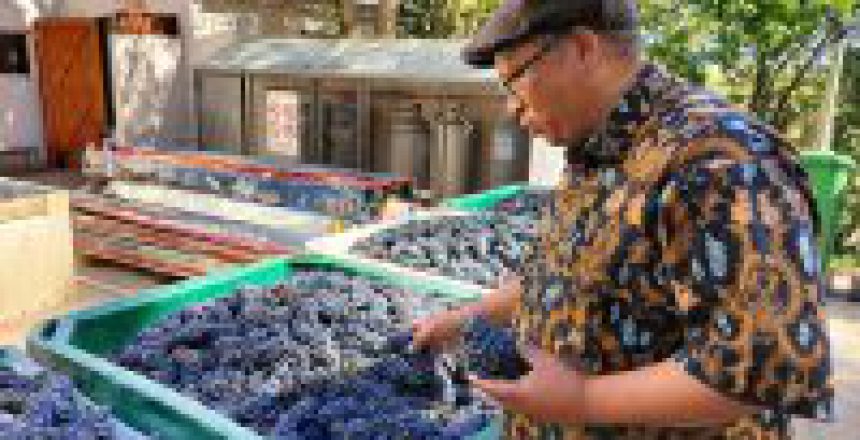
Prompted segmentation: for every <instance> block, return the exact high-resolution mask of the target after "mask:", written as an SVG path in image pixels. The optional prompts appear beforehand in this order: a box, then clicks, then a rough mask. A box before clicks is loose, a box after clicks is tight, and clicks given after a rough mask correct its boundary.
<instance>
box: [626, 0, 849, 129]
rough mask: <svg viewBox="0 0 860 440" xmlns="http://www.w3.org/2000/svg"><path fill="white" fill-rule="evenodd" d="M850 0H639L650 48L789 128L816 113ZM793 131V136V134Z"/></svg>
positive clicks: (666, 61) (671, 64)
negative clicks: (829, 52) (829, 54)
mask: <svg viewBox="0 0 860 440" xmlns="http://www.w3.org/2000/svg"><path fill="white" fill-rule="evenodd" d="M852 3H853V0H806V1H803V0H688V1H686V2H677V1H674V0H641V1H640V2H639V5H640V14H641V20H642V29H643V37H644V40H645V42H646V47H647V51H648V53H649V55H650V56H651V57H652V58H654V59H656V60H658V61H660V62H662V63H664V64H666V65H667V67H669V68H670V70H672V71H674V72H676V73H678V74H680V75H682V76H685V77H687V78H689V79H690V80H693V81H696V82H700V83H704V84H707V85H710V86H714V87H717V88H719V89H721V91H723V92H725V93H726V95H727V96H728V98H729V99H730V100H732V101H733V102H734V103H736V104H740V105H744V106H746V107H747V108H748V109H749V110H750V111H752V112H753V113H755V114H756V115H757V116H758V117H759V118H761V119H762V120H764V121H766V122H768V123H771V124H773V125H774V126H775V127H776V128H777V129H779V130H781V131H783V132H785V133H786V134H790V133H788V131H789V129H790V128H791V127H792V126H793V125H796V123H798V122H801V123H803V122H807V123H808V124H817V123H818V121H815V120H807V121H803V119H802V117H804V116H806V115H812V114H815V113H816V112H817V111H818V110H819V108H820V105H821V99H822V96H823V93H822V92H821V91H822V90H823V88H824V84H825V75H824V73H825V72H826V69H825V68H826V66H827V58H826V56H825V55H826V49H827V48H828V47H829V46H830V45H832V44H833V43H834V42H835V41H837V40H838V39H839V38H844V37H845V33H846V32H847V31H846V27H845V25H844V22H845V21H846V18H847V16H848V15H849V14H850V13H851V7H852ZM795 137H796V136H795Z"/></svg>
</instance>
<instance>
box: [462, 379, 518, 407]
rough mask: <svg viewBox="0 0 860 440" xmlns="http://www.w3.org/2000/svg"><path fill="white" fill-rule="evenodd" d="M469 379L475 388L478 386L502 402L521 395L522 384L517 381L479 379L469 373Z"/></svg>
mask: <svg viewBox="0 0 860 440" xmlns="http://www.w3.org/2000/svg"><path fill="white" fill-rule="evenodd" d="M469 381H470V382H471V383H472V385H473V386H474V387H475V388H478V389H479V390H481V391H483V392H484V393H486V394H487V395H488V396H490V397H492V398H493V399H495V400H497V401H499V402H500V403H506V402H510V401H512V400H516V399H517V397H518V396H519V385H520V384H519V382H517V381H507V380H489V379H479V378H478V377H477V376H475V375H472V374H470V375H469Z"/></svg>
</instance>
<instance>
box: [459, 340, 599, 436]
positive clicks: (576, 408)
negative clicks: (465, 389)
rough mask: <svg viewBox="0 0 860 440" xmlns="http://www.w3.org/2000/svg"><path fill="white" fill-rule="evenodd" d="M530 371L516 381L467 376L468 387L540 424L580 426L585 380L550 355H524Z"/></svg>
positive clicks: (537, 352)
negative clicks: (471, 386)
mask: <svg viewBox="0 0 860 440" xmlns="http://www.w3.org/2000/svg"><path fill="white" fill-rule="evenodd" d="M528 360H529V363H530V364H531V371H530V372H529V373H528V374H527V375H525V376H523V377H521V378H520V379H519V380H516V381H503V380H485V379H478V378H477V377H474V376H472V377H470V380H471V381H472V384H473V385H474V386H475V387H476V388H478V389H480V390H482V391H484V392H485V393H486V394H487V395H488V396H490V397H492V398H493V399H495V400H497V401H498V402H499V403H500V404H501V405H502V406H503V407H504V408H505V409H509V410H511V411H514V412H518V413H520V414H524V415H526V416H529V417H531V418H532V419H533V420H535V421H537V422H544V423H563V424H576V423H580V422H581V420H582V417H583V413H584V411H585V378H584V376H583V375H582V374H581V373H580V372H578V371H576V370H573V369H572V368H570V367H568V366H566V365H564V364H563V363H562V362H561V361H560V360H559V359H558V358H557V357H555V356H554V355H552V354H550V353H548V352H545V351H542V350H537V349H533V350H531V351H529V352H528Z"/></svg>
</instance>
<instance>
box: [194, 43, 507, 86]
mask: <svg viewBox="0 0 860 440" xmlns="http://www.w3.org/2000/svg"><path fill="white" fill-rule="evenodd" d="M463 44H465V41H463V40H425V39H421V40H419V39H305V38H278V39H259V40H253V41H246V42H242V43H238V44H235V45H233V46H230V47H227V48H225V49H223V50H221V51H219V52H217V53H215V54H214V55H213V56H211V57H210V58H209V59H207V60H205V61H203V62H202V63H199V64H197V65H196V66H195V67H196V68H199V69H206V70H228V71H247V72H272V73H303V74H322V75H325V74H336V75H343V76H358V77H380V76H382V77H403V78H410V79H428V80H434V81H442V82H449V81H450V82H496V78H497V77H496V74H495V72H494V71H493V70H481V69H474V68H472V67H470V66H468V65H467V64H466V63H464V62H463V60H462V59H461V57H460V51H461V49H462V47H463Z"/></svg>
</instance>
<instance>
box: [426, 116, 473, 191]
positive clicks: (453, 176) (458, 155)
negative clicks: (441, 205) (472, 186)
mask: <svg viewBox="0 0 860 440" xmlns="http://www.w3.org/2000/svg"><path fill="white" fill-rule="evenodd" d="M475 128H476V127H475V125H474V124H473V123H472V122H471V121H469V120H468V119H466V117H465V108H464V106H463V105H462V104H448V105H445V107H444V108H443V110H442V112H441V114H439V115H438V119H437V121H436V139H435V143H434V148H433V151H432V153H431V155H430V175H431V178H432V179H433V180H434V182H435V185H434V186H435V190H436V196H437V197H452V196H456V195H460V194H463V193H465V192H467V191H468V189H469V181H470V180H469V179H470V177H471V176H469V162H470V156H471V155H472V148H473V144H474V142H473V140H474V137H473V134H474V130H475Z"/></svg>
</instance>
